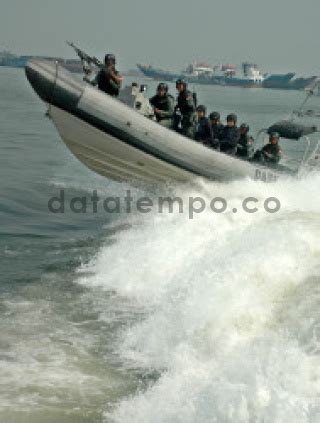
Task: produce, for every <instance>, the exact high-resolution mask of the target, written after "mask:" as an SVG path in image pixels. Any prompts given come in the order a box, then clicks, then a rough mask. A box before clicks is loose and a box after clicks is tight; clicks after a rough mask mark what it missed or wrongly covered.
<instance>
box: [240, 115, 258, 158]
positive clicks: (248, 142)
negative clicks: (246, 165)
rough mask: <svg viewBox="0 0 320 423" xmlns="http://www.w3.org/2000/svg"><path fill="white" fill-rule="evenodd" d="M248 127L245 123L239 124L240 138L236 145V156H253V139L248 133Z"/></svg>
mask: <svg viewBox="0 0 320 423" xmlns="http://www.w3.org/2000/svg"><path fill="white" fill-rule="evenodd" d="M249 131H250V127H249V125H247V124H246V123H242V124H241V125H240V129H239V132H240V139H239V142H238V146H237V156H238V157H241V158H243V159H250V158H251V157H252V156H253V143H254V139H253V138H252V137H251V136H250V135H249Z"/></svg>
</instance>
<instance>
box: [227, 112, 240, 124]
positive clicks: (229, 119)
mask: <svg viewBox="0 0 320 423" xmlns="http://www.w3.org/2000/svg"><path fill="white" fill-rule="evenodd" d="M237 119H238V118H237V115H235V114H234V113H230V115H228V116H227V122H230V121H233V122H237Z"/></svg>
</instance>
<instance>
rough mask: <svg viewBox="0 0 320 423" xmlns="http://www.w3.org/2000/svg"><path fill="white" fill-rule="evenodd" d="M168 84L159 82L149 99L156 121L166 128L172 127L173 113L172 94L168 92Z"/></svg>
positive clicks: (173, 102)
mask: <svg viewBox="0 0 320 423" xmlns="http://www.w3.org/2000/svg"><path fill="white" fill-rule="evenodd" d="M168 89H169V88H168V85H167V84H164V83H163V82H161V83H160V84H159V85H158V88H157V94H156V95H155V96H154V97H152V98H151V99H150V104H151V106H152V107H153V110H154V114H155V116H156V119H157V122H159V123H160V124H161V125H163V126H165V127H166V128H172V127H173V114H174V108H175V101H174V98H173V97H172V95H170V94H168Z"/></svg>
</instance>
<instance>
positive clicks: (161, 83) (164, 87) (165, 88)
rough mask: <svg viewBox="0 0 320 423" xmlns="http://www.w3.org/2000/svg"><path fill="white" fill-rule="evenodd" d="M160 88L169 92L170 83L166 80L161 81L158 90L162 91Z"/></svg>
mask: <svg viewBox="0 0 320 423" xmlns="http://www.w3.org/2000/svg"><path fill="white" fill-rule="evenodd" d="M160 90H164V91H165V92H166V93H167V92H168V90H169V87H168V84H165V83H164V82H160V84H159V85H158V87H157V91H160Z"/></svg>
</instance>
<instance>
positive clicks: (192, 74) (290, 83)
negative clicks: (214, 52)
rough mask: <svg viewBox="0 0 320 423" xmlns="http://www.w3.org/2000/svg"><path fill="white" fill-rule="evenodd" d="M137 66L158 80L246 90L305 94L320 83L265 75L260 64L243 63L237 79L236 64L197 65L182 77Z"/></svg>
mask: <svg viewBox="0 0 320 423" xmlns="http://www.w3.org/2000/svg"><path fill="white" fill-rule="evenodd" d="M137 66H138V69H139V70H140V71H141V72H142V73H143V74H144V75H145V76H147V77H149V78H152V79H156V80H163V81H169V82H172V81H175V80H176V79H177V78H179V77H181V76H182V77H184V78H185V79H186V80H187V81H188V82H190V83H197V84H206V85H222V86H233V87H243V88H274V89H286V90H303V89H306V88H308V87H309V86H312V84H313V83H314V82H315V80H316V79H317V77H316V76H311V77H308V78H303V77H299V78H294V77H295V75H296V74H295V73H291V72H290V73H287V74H271V75H268V74H262V73H261V71H260V70H259V68H258V66H257V65H256V64H254V63H249V62H244V63H242V75H241V76H238V75H237V67H236V65H234V64H223V65H219V66H210V65H208V64H206V63H197V62H194V63H192V64H191V65H189V66H188V67H187V69H186V70H185V71H182V72H181V73H176V72H170V71H165V70H162V69H157V68H154V67H152V66H151V65H141V64H138V65H137Z"/></svg>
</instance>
